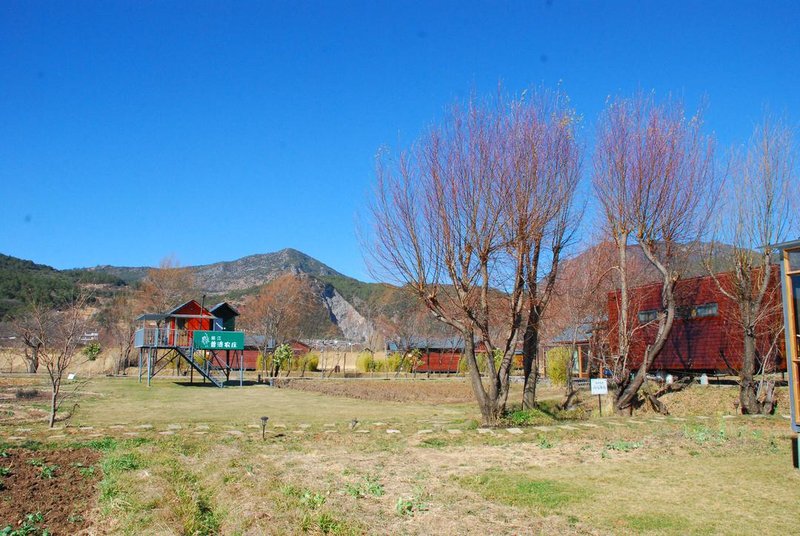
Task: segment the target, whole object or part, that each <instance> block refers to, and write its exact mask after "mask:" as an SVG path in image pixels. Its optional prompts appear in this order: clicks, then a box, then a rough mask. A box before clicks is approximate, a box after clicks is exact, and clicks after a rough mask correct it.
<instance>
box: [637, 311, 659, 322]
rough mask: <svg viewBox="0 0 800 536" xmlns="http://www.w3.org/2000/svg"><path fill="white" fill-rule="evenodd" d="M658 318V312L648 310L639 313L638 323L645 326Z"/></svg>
mask: <svg viewBox="0 0 800 536" xmlns="http://www.w3.org/2000/svg"><path fill="white" fill-rule="evenodd" d="M656 318H658V311H657V310H655V309H650V310H648V311H639V323H640V324H646V323H648V322H652V321H653V320H655V319H656Z"/></svg>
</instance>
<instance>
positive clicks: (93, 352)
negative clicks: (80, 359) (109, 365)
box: [83, 342, 102, 361]
mask: <svg viewBox="0 0 800 536" xmlns="http://www.w3.org/2000/svg"><path fill="white" fill-rule="evenodd" d="M101 351H102V349H101V348H100V343H99V342H90V343H89V344H87V345H86V346H84V347H83V355H85V356H86V359H88V360H89V361H94V360H95V359H97V356H99V355H100V352H101Z"/></svg>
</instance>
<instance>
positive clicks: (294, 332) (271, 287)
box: [242, 274, 315, 376]
mask: <svg viewBox="0 0 800 536" xmlns="http://www.w3.org/2000/svg"><path fill="white" fill-rule="evenodd" d="M314 299H315V296H314V294H313V292H312V291H311V287H310V283H309V281H308V280H307V279H306V278H304V277H302V276H298V275H295V274H283V275H281V276H278V277H277V278H276V279H274V280H272V281H270V282H269V283H267V284H266V285H264V286H263V287H262V288H261V291H260V292H259V294H258V295H257V296H256V297H255V299H253V300H252V301H251V302H250V303H248V304H247V305H246V306H245V307H243V311H242V324H243V325H244V326H245V327H246V328H247V329H249V330H250V331H252V332H253V333H256V334H258V335H260V336H262V337H263V342H262V345H261V346H262V347H261V355H262V356H263V361H264V367H265V369H266V368H267V361H268V355H267V354H268V352H269V350H270V349H272V348H271V346H270V345H275V347H277V346H278V345H280V344H283V343H286V342H288V341H289V339H290V338H292V337H299V336H301V334H302V323H303V320H304V318H305V315H306V314H307V313H308V311H309V310H310V309H311V307H313V305H314ZM270 369H271V370H272V373H273V375H276V376H277V373H278V370H277V369H276V367H274V366H271V367H270Z"/></svg>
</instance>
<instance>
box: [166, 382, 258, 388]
mask: <svg viewBox="0 0 800 536" xmlns="http://www.w3.org/2000/svg"><path fill="white" fill-rule="evenodd" d="M172 383H173V384H175V385H177V386H179V387H198V388H203V387H212V388H214V389H219V387H217V386H216V385H214V384H213V383H211V382H203V381H195V382H189V381H175V382H172ZM223 385H224V386H225V387H239V380H229V381H226V382H225V383H223ZM253 385H264V386H265V387H269V385H266V384H263V383H262V384H259V383H258V382H257V381H255V380H244V381H243V382H242V387H251V386H253Z"/></svg>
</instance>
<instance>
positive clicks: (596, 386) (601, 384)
mask: <svg viewBox="0 0 800 536" xmlns="http://www.w3.org/2000/svg"><path fill="white" fill-rule="evenodd" d="M589 385H590V386H591V388H592V395H597V406H598V408H599V409H600V415H602V414H603V398H602V395H607V394H608V380H607V379H605V378H592V379H591V380H589Z"/></svg>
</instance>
